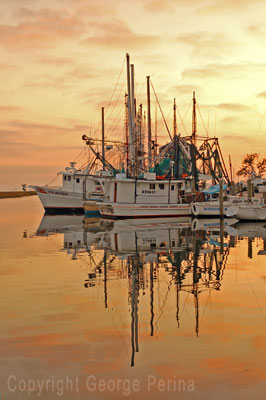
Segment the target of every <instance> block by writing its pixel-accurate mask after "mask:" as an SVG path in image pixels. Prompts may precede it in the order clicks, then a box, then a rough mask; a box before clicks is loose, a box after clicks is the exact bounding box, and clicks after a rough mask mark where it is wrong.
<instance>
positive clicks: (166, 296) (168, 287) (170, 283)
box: [155, 276, 174, 332]
mask: <svg viewBox="0 0 266 400" xmlns="http://www.w3.org/2000/svg"><path fill="white" fill-rule="evenodd" d="M173 280H174V277H173V276H172V279H171V280H170V282H169V285H168V286H167V292H166V295H165V298H164V301H163V304H162V306H161V307H160V315H159V316H158V318H157V320H156V321H155V327H156V329H155V332H157V330H158V325H157V324H158V322H159V320H160V319H161V316H162V315H163V308H164V306H165V304H166V301H167V298H168V295H169V293H170V289H171V286H172V282H173Z"/></svg>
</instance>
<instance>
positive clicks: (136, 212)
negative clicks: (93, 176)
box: [99, 173, 191, 218]
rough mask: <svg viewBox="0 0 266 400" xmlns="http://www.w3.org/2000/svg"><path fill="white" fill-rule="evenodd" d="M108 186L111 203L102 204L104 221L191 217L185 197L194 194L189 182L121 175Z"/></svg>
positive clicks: (151, 175) (107, 194) (150, 176)
mask: <svg viewBox="0 0 266 400" xmlns="http://www.w3.org/2000/svg"><path fill="white" fill-rule="evenodd" d="M108 186H109V188H108V190H107V191H106V193H105V196H106V197H108V199H109V200H108V201H104V202H102V203H100V204H99V209H100V214H101V216H102V217H105V218H155V217H158V218H160V217H181V216H182V217H184V216H190V215H191V205H190V204H189V203H188V200H187V197H185V193H188V191H189V190H190V181H189V180H185V179H183V180H181V179H168V180H166V179H163V180H160V181H158V180H157V181H156V175H155V173H146V174H144V178H143V179H133V178H127V177H126V175H125V174H118V175H116V177H115V178H114V179H112V180H110V182H109V185H108Z"/></svg>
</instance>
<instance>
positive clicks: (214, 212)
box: [191, 201, 236, 217]
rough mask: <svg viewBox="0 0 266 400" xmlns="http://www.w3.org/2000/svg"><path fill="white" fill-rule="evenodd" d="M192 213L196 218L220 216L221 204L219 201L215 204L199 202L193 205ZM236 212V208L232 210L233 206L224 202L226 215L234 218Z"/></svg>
mask: <svg viewBox="0 0 266 400" xmlns="http://www.w3.org/2000/svg"><path fill="white" fill-rule="evenodd" d="M191 212H192V214H193V215H194V216H195V217H201V216H203V217H204V216H211V217H215V216H216V217H217V216H220V204H219V202H218V201H215V202H211V201H210V202H205V201H204V202H197V203H192V204H191ZM235 212H236V208H232V205H231V204H230V203H228V202H224V215H225V216H227V215H230V217H231V216H233V215H234V213H235Z"/></svg>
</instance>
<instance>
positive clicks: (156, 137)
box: [154, 102, 158, 156]
mask: <svg viewBox="0 0 266 400" xmlns="http://www.w3.org/2000/svg"><path fill="white" fill-rule="evenodd" d="M154 130H155V133H154V139H155V142H154V154H155V156H157V147H158V136H157V102H155V129H154Z"/></svg>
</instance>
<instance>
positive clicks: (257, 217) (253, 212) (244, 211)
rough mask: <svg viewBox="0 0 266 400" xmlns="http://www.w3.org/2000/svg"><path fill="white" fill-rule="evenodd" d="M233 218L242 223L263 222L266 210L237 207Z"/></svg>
mask: <svg viewBox="0 0 266 400" xmlns="http://www.w3.org/2000/svg"><path fill="white" fill-rule="evenodd" d="M235 217H236V218H237V219H239V220H243V221H265V220H266V208H265V207H254V206H252V205H243V206H239V207H238V210H237V213H236V215H235Z"/></svg>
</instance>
